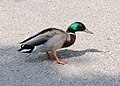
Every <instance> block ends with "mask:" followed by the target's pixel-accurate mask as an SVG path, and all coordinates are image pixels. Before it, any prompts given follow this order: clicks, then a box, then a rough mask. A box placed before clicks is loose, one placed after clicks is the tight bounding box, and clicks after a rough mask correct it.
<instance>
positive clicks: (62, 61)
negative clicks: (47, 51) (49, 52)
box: [54, 53, 68, 65]
mask: <svg viewBox="0 0 120 86" xmlns="http://www.w3.org/2000/svg"><path fill="white" fill-rule="evenodd" d="M54 58H55V59H56V61H57V62H58V63H59V64H62V65H64V64H67V63H68V62H67V61H65V60H59V58H58V56H57V54H56V53H54Z"/></svg>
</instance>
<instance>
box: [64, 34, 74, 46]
mask: <svg viewBox="0 0 120 86" xmlns="http://www.w3.org/2000/svg"><path fill="white" fill-rule="evenodd" d="M68 34H69V35H70V41H65V43H64V44H63V46H62V48H64V47H69V46H71V45H72V44H74V42H75V40H76V34H75V33H68Z"/></svg>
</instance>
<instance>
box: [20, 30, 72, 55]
mask: <svg viewBox="0 0 120 86" xmlns="http://www.w3.org/2000/svg"><path fill="white" fill-rule="evenodd" d="M69 40H70V36H69V34H68V33H66V32H64V31H63V30H60V29H56V28H48V29H45V30H43V31H41V32H40V33H38V34H36V35H34V36H32V37H30V38H28V39H26V40H24V41H22V42H20V44H22V46H21V49H19V50H18V51H21V52H23V53H31V52H48V51H52V52H54V51H56V50H57V49H60V48H61V47H62V45H63V44H64V42H65V41H69Z"/></svg>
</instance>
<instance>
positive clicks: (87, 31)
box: [84, 28, 93, 34]
mask: <svg viewBox="0 0 120 86" xmlns="http://www.w3.org/2000/svg"><path fill="white" fill-rule="evenodd" d="M84 31H85V32H86V33H90V34H93V32H91V31H89V30H88V29H87V28H86V29H85V30H84Z"/></svg>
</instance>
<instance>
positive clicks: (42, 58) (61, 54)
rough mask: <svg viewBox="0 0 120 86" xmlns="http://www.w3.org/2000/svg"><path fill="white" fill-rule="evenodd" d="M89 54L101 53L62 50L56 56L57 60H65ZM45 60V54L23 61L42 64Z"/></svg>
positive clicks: (92, 50)
mask: <svg viewBox="0 0 120 86" xmlns="http://www.w3.org/2000/svg"><path fill="white" fill-rule="evenodd" d="M89 52H92V53H94V52H98V53H101V52H103V51H100V50H97V49H85V50H81V51H77V50H68V49H64V50H59V51H58V52H57V55H58V57H59V59H66V58H73V57H77V56H83V55H85V54H86V53H89ZM46 60H48V61H50V60H49V59H48V58H47V55H46V54H42V55H40V56H39V57H35V58H33V57H28V58H26V59H25V61H26V62H43V61H46Z"/></svg>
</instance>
